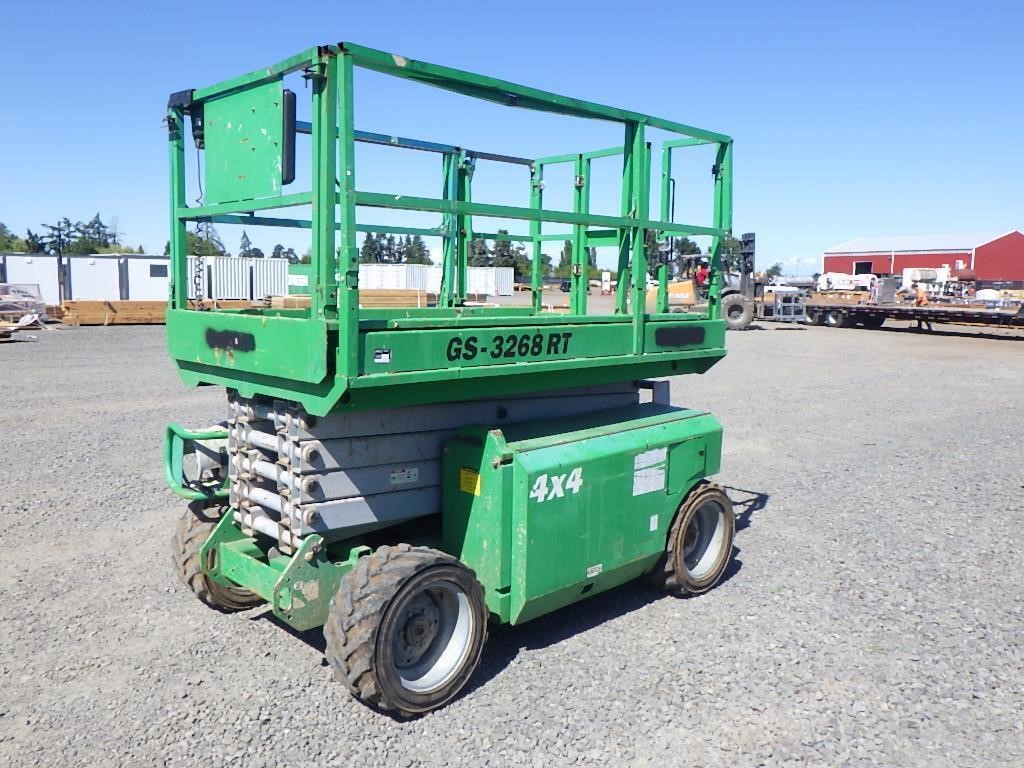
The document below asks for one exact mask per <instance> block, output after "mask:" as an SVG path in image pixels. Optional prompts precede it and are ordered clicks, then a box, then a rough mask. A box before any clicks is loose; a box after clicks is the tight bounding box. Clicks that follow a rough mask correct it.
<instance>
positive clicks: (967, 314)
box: [806, 301, 1024, 329]
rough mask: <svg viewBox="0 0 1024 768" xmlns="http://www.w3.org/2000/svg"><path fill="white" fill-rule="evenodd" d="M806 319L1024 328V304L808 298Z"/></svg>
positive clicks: (834, 323)
mask: <svg viewBox="0 0 1024 768" xmlns="http://www.w3.org/2000/svg"><path fill="white" fill-rule="evenodd" d="M806 311H807V322H808V323H810V324H811V325H827V326H829V327H832V328H852V327H855V326H860V327H862V328H871V329H877V328H881V327H882V325H883V324H884V323H885V321H886V320H910V321H918V322H919V323H923V324H928V325H931V324H932V323H955V324H958V325H988V326H1000V327H1017V328H1024V304H1021V305H1020V306H1019V307H985V306H981V305H955V304H945V305H944V304H929V305H928V306H924V307H915V306H913V305H910V304H853V303H835V302H827V301H811V302H808V304H807V305H806Z"/></svg>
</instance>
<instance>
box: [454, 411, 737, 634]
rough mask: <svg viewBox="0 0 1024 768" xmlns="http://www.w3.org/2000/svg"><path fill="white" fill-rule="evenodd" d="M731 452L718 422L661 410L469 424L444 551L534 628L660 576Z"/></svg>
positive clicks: (503, 613)
mask: <svg viewBox="0 0 1024 768" xmlns="http://www.w3.org/2000/svg"><path fill="white" fill-rule="evenodd" d="M720 445H721V427H720V426H719V425H718V422H717V421H716V420H715V419H714V417H713V416H711V415H709V414H706V413H702V412H697V411H688V410H684V409H677V408H671V407H668V406H659V405H653V404H647V405H642V406H633V407H629V408H621V409H613V410H609V411H602V412H598V413H591V414H586V415H584V416H576V417H572V418H566V419H556V420H548V421H540V422H532V423H527V424H519V425H514V426H509V427H503V428H501V429H491V430H487V429H485V428H482V427H478V428H472V427H471V428H466V429H464V430H463V431H462V434H461V435H460V436H459V437H458V438H454V439H453V440H451V441H449V443H448V447H447V450H446V452H445V460H444V474H443V482H444V499H445V515H444V520H443V531H444V548H445V549H446V550H447V551H448V552H450V553H451V554H453V555H455V556H457V557H459V559H460V560H462V561H463V562H465V563H466V564H467V565H469V567H471V568H473V570H474V571H475V572H476V574H477V578H478V579H480V582H481V583H482V584H483V585H484V591H485V598H486V601H487V605H488V608H489V609H490V610H491V612H492V613H494V614H495V615H497V617H498V618H499V619H500V620H501V621H504V622H512V623H514V624H518V623H522V622H524V621H528V620H529V619H532V618H535V617H537V616H540V615H543V614H544V613H548V612H549V611H552V610H555V609H557V608H560V607H562V606H565V605H568V604H569V603H573V602H576V601H577V600H579V599H581V598H583V597H588V596H590V595H593V594H598V593H600V592H603V591H605V590H607V589H610V588H612V587H614V586H617V585H619V584H622V583H624V582H626V581H629V580H630V579H633V578H636V577H637V576H639V575H640V574H641V573H643V572H644V571H646V570H649V569H650V568H651V566H652V565H653V564H654V562H655V560H656V559H657V558H658V556H659V555H660V554H661V552H662V551H663V549H664V546H665V538H666V536H667V533H668V526H669V525H670V524H671V521H672V517H673V515H674V513H675V510H676V509H677V507H678V506H679V504H680V503H681V501H682V499H683V497H684V496H685V495H686V494H687V493H688V492H689V491H690V489H691V488H693V486H694V485H696V483H698V482H699V481H700V480H701V478H703V477H704V476H705V474H706V473H707V471H708V470H709V469H711V468H717V461H718V459H717V451H718V450H719V448H720ZM712 454H714V456H712ZM624 500H629V502H628V503H624Z"/></svg>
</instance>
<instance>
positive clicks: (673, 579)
mask: <svg viewBox="0 0 1024 768" xmlns="http://www.w3.org/2000/svg"><path fill="white" fill-rule="evenodd" d="M735 530H736V518H735V515H734V513H733V509H732V502H731V501H730V500H729V497H728V496H726V494H725V491H724V490H722V488H721V487H720V486H718V485H715V484H714V483H709V482H707V481H704V482H702V483H701V484H699V485H698V486H697V487H696V488H694V489H693V490H692V491H690V493H689V494H688V495H687V497H686V498H685V499H684V500H683V503H682V504H681V505H680V507H679V511H678V512H676V516H675V519H674V521H673V522H672V527H671V528H670V529H669V533H668V542H667V544H666V547H665V554H664V555H662V557H661V560H659V561H658V564H657V565H656V566H655V568H654V570H653V571H651V573H650V575H649V576H650V580H651V581H652V583H654V584H655V585H656V586H658V587H660V588H661V589H664V590H665V591H666V592H672V593H675V594H679V595H698V594H701V593H702V592H707V591H708V590H709V589H711V588H712V587H713V586H715V584H717V583H718V581H719V579H721V578H722V574H723V573H725V569H726V567H727V566H728V565H729V561H730V560H731V559H732V541H733V536H734V534H735Z"/></svg>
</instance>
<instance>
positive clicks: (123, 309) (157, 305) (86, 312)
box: [61, 300, 167, 325]
mask: <svg viewBox="0 0 1024 768" xmlns="http://www.w3.org/2000/svg"><path fill="white" fill-rule="evenodd" d="M61 308H62V310H63V315H62V320H63V321H64V322H65V323H67V324H68V325H145V324H151V323H162V322H164V314H165V313H166V312H167V302H166V301H77V300H75V301H65V302H63V304H62V307H61Z"/></svg>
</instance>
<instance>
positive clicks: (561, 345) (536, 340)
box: [446, 331, 572, 362]
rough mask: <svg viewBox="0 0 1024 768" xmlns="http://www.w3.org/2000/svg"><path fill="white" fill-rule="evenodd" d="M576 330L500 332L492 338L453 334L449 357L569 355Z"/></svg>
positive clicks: (450, 358)
mask: <svg viewBox="0 0 1024 768" xmlns="http://www.w3.org/2000/svg"><path fill="white" fill-rule="evenodd" d="M570 341H572V333H569V332H561V331H559V332H554V333H499V334H497V335H495V336H492V337H491V339H490V341H486V342H485V341H484V340H483V339H481V337H479V336H466V337H465V338H463V337H461V336H453V337H452V338H450V339H449V340H448V347H447V349H446V353H447V356H448V360H449V361H451V362H455V361H456V360H475V359H476V358H477V357H478V356H484V355H486V356H488V357H491V358H493V359H495V360H497V359H498V358H523V357H546V356H550V355H566V354H568V353H569V342H570Z"/></svg>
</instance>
